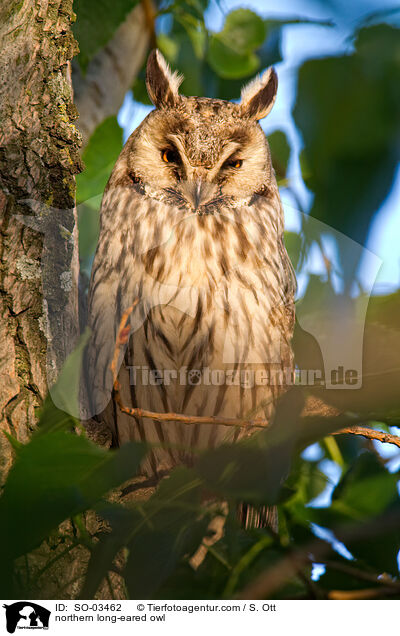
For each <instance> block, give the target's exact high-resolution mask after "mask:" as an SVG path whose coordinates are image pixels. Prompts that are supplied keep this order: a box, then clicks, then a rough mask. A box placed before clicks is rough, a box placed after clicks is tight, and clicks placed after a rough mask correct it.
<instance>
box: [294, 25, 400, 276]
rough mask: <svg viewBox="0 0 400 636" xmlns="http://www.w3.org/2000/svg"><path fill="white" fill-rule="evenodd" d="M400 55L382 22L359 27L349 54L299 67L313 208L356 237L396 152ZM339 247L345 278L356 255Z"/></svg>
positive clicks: (299, 117) (393, 33) (385, 184)
mask: <svg viewBox="0 0 400 636" xmlns="http://www.w3.org/2000/svg"><path fill="white" fill-rule="evenodd" d="M399 60H400V38H399V30H398V29H395V28H393V27H390V26H388V25H379V26H374V27H370V28H367V29H362V30H361V31H360V32H359V35H358V39H357V41H356V51H355V53H354V54H353V55H346V56H343V57H331V58H324V59H318V60H310V61H307V62H306V63H305V64H304V65H303V66H302V68H301V69H300V72H299V82H298V91H297V102H296V106H295V109H294V117H295V121H296V125H297V126H298V128H299V129H300V132H301V134H302V136H303V139H304V150H303V153H302V155H303V157H304V160H305V163H306V165H307V171H308V172H309V175H308V176H307V178H306V179H305V180H306V184H307V186H308V187H309V188H310V189H311V190H313V192H314V194H315V197H314V201H313V206H312V209H311V214H312V215H313V216H314V217H316V218H317V219H319V220H321V221H323V222H324V223H327V224H328V225H330V226H331V227H333V228H335V229H337V230H339V231H341V232H343V233H345V234H346V235H348V236H350V237H351V238H352V239H354V240H355V241H357V242H359V243H361V244H362V243H364V242H365V240H366V237H367V234H368V230H369V227H370V223H371V221H372V218H373V217H374V215H375V213H376V211H377V209H378V208H379V206H380V204H381V203H382V202H383V200H384V199H385V197H386V196H387V194H388V192H389V191H390V188H391V185H392V183H393V178H394V173H395V170H396V169H397V165H398V162H399V158H400V152H399V144H398V138H399V134H400V125H399V122H400V61H399ZM304 176H305V177H306V175H304ZM339 249H340V251H341V258H342V264H346V265H347V277H348V279H349V278H351V277H352V276H353V274H354V272H355V271H356V267H357V263H358V260H359V257H360V255H359V253H358V252H357V251H354V250H352V249H351V247H349V246H347V245H345V244H344V243H343V245H339Z"/></svg>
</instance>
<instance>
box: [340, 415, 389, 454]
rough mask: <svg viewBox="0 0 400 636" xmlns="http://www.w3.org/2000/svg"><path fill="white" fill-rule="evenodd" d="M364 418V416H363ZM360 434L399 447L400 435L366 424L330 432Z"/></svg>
mask: <svg viewBox="0 0 400 636" xmlns="http://www.w3.org/2000/svg"><path fill="white" fill-rule="evenodd" d="M364 420H365V417H364ZM347 434H350V435H361V436H362V437H366V438H367V439H375V440H378V442H382V443H383V444H394V445H395V446H398V447H399V448H400V437H398V436H397V435H391V434H390V433H384V432H383V431H376V430H375V429H374V428H368V427H366V426H351V427H346V428H341V429H340V430H339V431H336V432H335V433H332V435H347Z"/></svg>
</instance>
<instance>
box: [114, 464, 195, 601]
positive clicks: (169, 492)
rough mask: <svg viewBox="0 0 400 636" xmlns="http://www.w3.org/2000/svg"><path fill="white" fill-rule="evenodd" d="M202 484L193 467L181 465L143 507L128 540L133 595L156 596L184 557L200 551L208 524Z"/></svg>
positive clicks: (129, 586)
mask: <svg viewBox="0 0 400 636" xmlns="http://www.w3.org/2000/svg"><path fill="white" fill-rule="evenodd" d="M200 486H201V481H200V480H199V479H198V478H197V476H196V474H195V473H194V472H193V471H192V470H189V469H187V468H177V469H175V470H174V471H173V472H172V473H171V475H170V477H168V478H167V479H165V480H163V481H162V482H161V484H160V486H159V488H158V490H157V491H156V493H155V494H154V495H153V496H152V497H151V499H150V500H149V501H148V502H147V503H146V504H144V505H143V506H141V507H140V513H141V514H140V518H139V519H138V523H137V524H136V527H134V531H133V532H132V533H131V539H130V541H129V543H128V548H129V558H128V562H127V565H126V583H127V586H128V590H129V594H130V597H131V598H154V596H155V595H156V594H157V590H158V589H159V588H160V586H161V585H162V584H163V582H164V581H165V580H166V579H167V578H168V577H169V576H170V575H171V574H172V573H173V572H174V571H175V569H176V568H177V567H178V564H179V562H180V561H181V559H182V557H184V556H185V555H191V554H193V553H194V552H195V551H196V550H197V548H198V546H199V544H200V543H201V540H202V538H203V536H204V534H205V531H206V528H207V524H208V519H207V517H206V516H204V515H203V516H202V515H201V514H200V513H201V508H200V492H201V491H200Z"/></svg>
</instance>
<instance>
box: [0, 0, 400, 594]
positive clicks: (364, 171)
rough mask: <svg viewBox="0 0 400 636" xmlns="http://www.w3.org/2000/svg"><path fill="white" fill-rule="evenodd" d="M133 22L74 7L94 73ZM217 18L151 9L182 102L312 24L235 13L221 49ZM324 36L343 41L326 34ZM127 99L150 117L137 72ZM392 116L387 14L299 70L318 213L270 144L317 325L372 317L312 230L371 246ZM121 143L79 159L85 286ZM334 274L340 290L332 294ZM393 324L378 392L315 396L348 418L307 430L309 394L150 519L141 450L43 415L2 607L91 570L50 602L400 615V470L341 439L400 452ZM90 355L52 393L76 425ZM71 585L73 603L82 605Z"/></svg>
mask: <svg viewBox="0 0 400 636" xmlns="http://www.w3.org/2000/svg"><path fill="white" fill-rule="evenodd" d="M134 5H135V2H134V1H133V0H124V1H123V2H118V3H114V4H113V5H112V10H111V11H110V5H109V3H108V2H105V1H102V2H99V1H98V0H96V2H94V0H90V1H89V0H87V1H85V2H84V1H83V0H79V1H75V10H76V13H77V21H76V24H75V35H76V37H77V39H78V41H79V45H80V51H81V52H80V54H79V63H80V65H81V68H82V69H83V71H85V69H86V68H87V64H88V62H89V61H90V59H91V58H92V57H93V56H94V54H95V53H96V52H97V51H98V50H100V49H101V47H103V46H104V45H105V44H106V43H107V42H108V40H109V39H110V38H111V37H112V35H113V33H114V32H115V29H116V28H117V27H118V25H119V24H120V23H121V22H122V21H123V19H124V17H125V16H126V15H127V13H128V12H129V11H130V10H131V9H132V7H133V6H134ZM333 6H334V5H333ZM209 10H210V6H209V3H208V2H207V1H205V0H186V1H181V0H176V1H175V2H174V1H173V2H163V3H161V4H160V5H159V6H158V7H157V19H156V22H155V34H156V39H157V45H158V47H159V48H160V49H161V51H162V52H163V54H164V55H165V56H166V58H167V59H168V61H169V62H170V63H171V65H172V66H173V67H174V68H177V69H178V70H179V71H181V72H183V73H184V74H185V81H184V84H183V86H182V90H183V92H184V93H186V94H195V95H207V96H217V97H221V98H224V99H236V98H237V97H238V95H239V94H240V88H241V86H242V85H243V83H245V82H246V80H247V79H249V78H250V77H252V76H253V75H254V74H255V73H256V72H257V71H259V70H262V69H263V68H264V67H266V66H269V65H271V64H279V62H281V61H284V55H283V49H282V37H283V33H284V29H285V27H286V26H287V25H288V24H305V23H307V22H311V24H312V21H311V20H309V19H306V18H304V19H303V18H301V17H299V16H297V15H296V16H295V15H294V16H293V17H290V18H285V19H276V18H273V19H272V18H268V16H265V15H262V12H261V10H260V12H259V13H256V12H254V11H251V10H250V9H247V8H246V9H245V8H236V9H234V10H232V11H229V10H226V11H225V13H226V15H225V19H224V22H223V25H222V28H221V30H219V31H214V30H213V29H211V28H210V26H209V23H208V22H207V21H206V20H205V16H207V11H209ZM105 15H106V19H105ZM389 18H390V20H389ZM388 22H390V24H389V23H388ZM317 24H319V25H321V24H325V25H326V27H327V28H330V29H335V28H336V27H337V25H336V24H335V21H334V20H332V18H331V17H330V19H329V20H322V21H321V20H320V21H318V23H317ZM278 71H279V67H278ZM132 93H133V96H134V99H135V100H136V101H137V102H141V103H143V104H148V98H147V95H146V91H145V86H144V70H142V71H141V73H140V74H139V76H138V78H137V79H136V81H135V83H134V86H133V87H132ZM399 105H400V38H399V30H398V28H397V25H396V19H394V18H393V15H392V14H389V15H387V14H385V13H384V12H380V13H376V14H373V15H370V16H369V17H368V19H365V18H363V19H361V18H359V19H358V21H357V22H354V24H353V32H352V34H351V37H349V38H348V46H347V49H346V51H345V52H344V53H343V51H340V52H338V54H337V55H335V56H331V57H325V58H321V59H311V60H308V61H305V62H304V63H303V64H302V65H301V66H300V68H299V69H298V78H297V97H296V104H295V107H294V110H293V116H294V122H295V125H296V127H297V130H298V132H299V133H300V134H301V137H302V140H303V148H302V151H301V156H300V165H301V169H302V178H303V181H304V183H305V185H306V186H307V188H308V189H309V191H310V192H311V193H312V195H313V196H312V202H311V204H310V207H309V209H306V210H302V207H301V203H300V199H299V197H298V195H297V193H296V188H295V186H294V184H293V180H292V178H291V174H290V170H289V165H290V164H289V161H290V159H291V153H292V152H293V149H292V148H291V145H290V143H289V141H288V139H287V137H286V134H285V131H282V130H276V131H274V132H273V133H272V134H270V135H269V142H270V146H271V151H272V157H273V163H274V166H275V169H276V172H277V177H278V181H279V183H280V186H281V188H282V191H286V192H287V193H289V194H290V195H291V196H292V197H294V200H295V202H296V205H297V207H298V208H299V209H300V211H302V212H305V214H304V216H300V217H299V218H300V222H301V228H300V230H299V232H287V235H286V243H287V247H288V250H289V252H290V255H291V258H292V262H293V264H294V266H295V268H296V270H297V273H298V274H299V275H300V274H301V272H302V271H303V269H304V266H305V264H306V263H307V259H308V257H309V255H310V253H311V251H312V250H313V249H314V248H315V247H317V248H318V249H320V250H321V252H322V253H323V256H324V263H325V271H324V272H323V273H321V274H318V275H317V274H313V275H311V276H310V275H309V276H308V277H307V281H306V285H305V286H303V289H302V291H301V296H302V301H303V302H305V301H306V302H308V303H309V306H312V304H313V303H314V304H315V303H316V304H317V305H318V304H319V305H320V304H321V302H324V299H326V298H328V297H329V298H330V306H331V307H340V306H342V303H343V301H344V299H345V301H346V303H352V304H353V305H354V307H355V309H357V307H359V306H360V303H362V302H364V301H365V295H366V291H365V290H364V289H363V288H362V285H361V283H360V281H359V279H358V278H357V277H358V267H359V259H360V252H358V251H357V250H353V249H350V248H349V247H348V244H347V243H346V242H345V241H344V242H341V241H339V242H337V243H336V258H335V260H332V259H329V258H328V257H327V256H326V254H325V253H324V250H323V245H322V243H321V237H320V236H319V235H318V232H316V231H315V227H316V226H315V225H314V224H313V223H312V222H310V219H312V218H315V219H317V220H319V221H323V222H324V223H326V224H327V226H328V228H334V229H335V230H338V231H340V232H343V233H344V234H345V235H347V236H349V237H351V238H352V239H354V240H356V241H357V242H358V243H359V244H361V245H365V243H366V241H367V237H368V233H369V230H370V227H371V223H372V221H373V219H374V217H375V215H376V213H377V211H378V209H379V207H380V206H381V204H382V203H383V201H384V200H385V198H386V197H387V196H388V194H389V192H390V190H391V187H392V183H393V179H394V174H395V171H396V169H397V167H398V163H399V144H400V129H399V126H400V117H399V108H400V106H399ZM122 136H123V135H122V130H121V128H120V126H119V124H118V121H117V118H115V117H110V118H108V119H107V120H105V121H104V122H103V123H102V124H101V125H100V126H99V127H98V129H97V130H96V131H95V133H94V134H93V136H92V138H91V139H90V142H89V145H88V146H87V148H86V150H85V152H84V155H83V160H84V162H85V164H86V170H85V172H83V173H82V174H81V175H79V177H78V179H77V181H78V204H80V205H79V222H80V255H81V264H82V269H83V270H84V271H86V272H90V265H91V260H92V258H93V252H94V249H95V245H96V240H97V233H98V209H99V204H100V198H101V192H102V190H103V188H104V186H105V184H106V182H107V179H108V176H109V173H110V171H111V168H112V166H113V164H114V162H115V160H116V158H117V156H118V154H119V152H120V149H121V147H122ZM328 232H329V230H328ZM336 236H337V235H336V234H332V237H333V240H336V239H335V237H336ZM338 273H339V278H340V281H341V284H340V285H338V284H335V278H334V274H335V275H338ZM336 282H337V281H336ZM355 282H356V283H357V285H356V288H354V283H355ZM354 289H356V290H357V291H356V293H355V292H354ZM319 305H318V306H319ZM399 318H400V292H398V291H393V293H391V294H390V295H387V296H374V297H372V298H371V299H370V301H369V305H368V312H367V320H366V330H365V339H364V364H365V365H367V367H368V371H369V373H370V374H372V379H368V378H369V376H368V377H367V376H366V380H365V382H364V385H363V388H362V389H360V390H358V391H356V392H352V391H350V392H349V391H326V390H324V389H320V390H319V391H317V396H318V398H322V399H323V400H324V401H325V403H329V404H333V406H335V407H338V408H339V410H340V411H341V415H333V416H330V417H327V415H326V412H325V413H324V414H323V415H320V416H319V415H314V416H313V417H305V416H304V412H303V413H302V408H303V405H304V403H305V401H306V399H307V397H308V398H309V396H310V390H306V388H304V387H295V388H293V389H292V391H290V392H289V393H288V394H287V395H286V396H285V398H284V400H282V403H281V404H280V407H279V409H278V411H277V414H276V417H275V421H274V423H273V425H272V426H271V427H270V428H269V429H268V430H265V431H261V432H260V433H259V434H258V435H257V436H255V437H252V438H251V439H250V440H249V441H248V442H246V443H244V442H242V443H240V444H236V445H235V446H233V447H221V448H219V449H217V450H215V451H213V452H211V451H208V452H204V453H201V454H199V456H198V458H197V461H196V463H195V465H194V466H193V467H192V468H184V467H180V468H177V469H176V470H174V471H173V473H172V474H171V475H170V477H169V478H168V479H165V480H163V481H162V483H161V485H160V487H159V488H158V489H157V490H156V491H155V492H153V491H151V492H152V494H151V496H150V497H148V496H146V497H144V498H142V499H140V498H137V497H135V492H136V490H137V489H138V484H137V483H136V482H135V479H134V478H135V474H136V471H137V468H138V466H139V464H140V461H141V459H142V458H143V457H144V455H145V453H146V452H147V450H148V449H147V448H146V447H145V445H143V444H133V443H131V444H129V445H125V446H123V447H122V448H120V449H118V450H112V451H110V450H107V449H104V448H101V447H98V446H96V445H94V444H93V443H92V442H91V441H89V439H87V437H86V434H85V431H84V430H83V429H82V428H81V427H80V425H79V423H78V422H77V421H75V420H74V419H73V418H72V417H71V416H68V415H66V413H65V412H64V411H61V410H59V409H57V408H56V407H55V406H54V404H53V403H52V402H51V400H50V398H48V399H47V401H46V403H45V404H44V406H43V409H42V412H41V415H40V425H39V428H38V430H37V431H36V432H35V433H34V434H33V435H32V438H31V440H30V441H29V443H27V444H25V445H22V444H20V443H18V442H17V441H16V440H15V439H13V438H11V437H10V438H9V441H10V443H11V444H12V445H13V447H14V451H15V461H14V465H13V467H12V469H11V470H10V473H9V475H8V478H7V481H6V483H5V484H4V487H3V490H2V494H1V498H0V513H1V518H2V524H1V526H0V549H1V551H2V554H1V562H2V564H4V565H3V568H4V572H5V574H4V575H3V576H2V581H1V585H2V586H3V588H4V589H3V590H2V594H3V597H4V598H22V597H24V596H27V597H29V598H40V597H41V596H46V593H48V589H49V588H48V586H47V583H45V580H46V579H47V578H48V576H49V572H50V571H51V568H54V567H57V564H58V566H59V567H61V568H66V561H65V559H66V558H67V557H68V555H71V554H73V553H74V551H75V552H76V551H80V552H79V553H80V554H82V555H83V556H82V562H83V563H84V565H85V567H84V568H83V571H81V572H79V573H78V574H76V573H75V575H74V576H72V578H71V579H70V580H67V581H65V586H64V589H61V590H60V589H57V590H55V591H54V594H55V596H56V597H59V598H61V597H62V596H63V595H65V596H67V597H68V596H70V595H73V594H77V593H78V592H76V591H75V592H73V591H71V590H73V589H75V590H77V589H78V590H80V592H79V593H80V594H81V595H82V596H83V597H85V598H91V597H95V596H96V595H100V596H102V597H103V598H111V597H129V598H182V599H183V598H232V597H233V596H235V595H237V596H239V597H258V598H263V597H265V598H316V599H318V598H335V597H339V598H347V597H349V598H353V597H354V598H382V597H383V598H386V597H388V598H393V597H396V598H399V597H400V581H399V578H398V577H399V569H398V552H399V549H400V543H399V540H400V532H399V522H400V505H399V497H398V474H397V472H398V466H399V462H398V461H397V463H394V461H393V453H392V454H391V455H390V457H389V456H388V455H387V453H386V454H385V453H383V452H382V446H381V445H380V443H379V442H378V443H375V442H371V441H370V440H365V439H363V438H361V437H355V436H354V435H351V434H346V435H345V434H343V435H335V436H332V435H331V433H333V432H335V431H338V430H339V429H341V428H342V427H344V426H347V425H349V424H352V423H354V422H355V421H356V422H357V423H364V424H368V425H369V426H370V427H371V428H377V429H379V430H382V431H386V432H391V433H392V434H393V433H394V434H396V432H397V428H396V425H398V423H399V414H400V397H399V394H398V386H399V380H400V377H399V363H398V353H399V344H400V333H399V332H400V322H399ZM84 343H85V340H84V338H83V340H82V342H81V345H80V347H78V349H77V350H76V351H75V352H74V354H73V355H72V356H71V358H70V359H69V360H68V362H67V364H66V366H65V369H64V372H63V374H62V375H61V377H60V379H59V382H58V386H57V392H58V400H57V402H58V404H60V403H61V404H65V408H66V410H68V407H69V406H70V405H71V401H72V402H74V401H76V400H77V399H78V381H77V378H78V377H79V367H80V359H81V355H82V349H83V346H84ZM295 348H296V356H297V363H298V365H299V367H300V368H312V369H315V368H319V366H320V365H321V360H320V352H319V349H318V346H316V343H315V340H314V339H313V337H312V336H311V335H310V334H307V333H306V332H305V331H304V330H303V329H301V327H300V326H298V328H297V331H296V336H295ZM355 394H357V395H355ZM60 400H61V402H60ZM311 444H312V446H310V445H311ZM395 459H396V458H395ZM397 459H398V455H397ZM333 476H334V477H335V479H334V482H335V483H334V485H332V484H331V483H330V482H331V480H332V477H333ZM148 492H150V490H148ZM243 499H245V500H246V501H249V502H253V503H255V504H256V503H268V504H276V505H277V506H278V512H279V533H274V532H272V531H270V530H267V529H263V530H254V529H253V530H244V529H243V528H242V527H241V526H240V524H239V523H238V521H237V519H236V516H235V506H236V504H237V503H238V502H240V501H242V500H243ZM209 501H213V502H214V503H213V505H209ZM223 502H228V508H229V511H228V512H227V508H226V506H224V505H223ZM221 514H222V515H223V516H226V522H225V532H224V535H223V536H222V537H221V538H219V540H218V541H217V542H216V543H214V544H213V545H212V546H210V547H209V548H208V550H207V551H206V555H205V558H204V560H203V561H202V562H201V564H200V565H199V567H197V568H194V567H193V562H192V561H191V557H192V556H193V554H195V553H196V551H197V549H198V547H199V545H200V544H201V542H202V539H203V537H204V534H205V533H207V532H210V531H207V528H208V527H209V523H210V521H211V520H212V519H214V518H216V517H217V516H218V515H221ZM60 524H61V525H60ZM43 542H45V544H47V545H48V546H50V548H51V550H52V553H53V556H52V558H51V559H50V561H49V560H47V561H45V562H44V563H43V565H42V567H41V568H37V567H35V568H32V566H31V561H30V559H31V555H32V554H35V553H37V551H40V549H41V548H40V546H42V545H43ZM6 573H8V575H9V576H6ZM75 579H76V580H77V581H78V583H79V586H78V588H73V584H74V582H75Z"/></svg>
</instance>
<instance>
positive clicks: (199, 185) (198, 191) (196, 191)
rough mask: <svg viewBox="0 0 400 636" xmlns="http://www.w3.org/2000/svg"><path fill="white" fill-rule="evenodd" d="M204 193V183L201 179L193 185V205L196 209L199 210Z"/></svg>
mask: <svg viewBox="0 0 400 636" xmlns="http://www.w3.org/2000/svg"><path fill="white" fill-rule="evenodd" d="M203 192H204V188H203V182H202V180H201V179H199V180H198V181H195V182H194V184H193V204H194V207H195V209H197V208H198V207H199V205H200V203H201V200H202V197H203Z"/></svg>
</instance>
